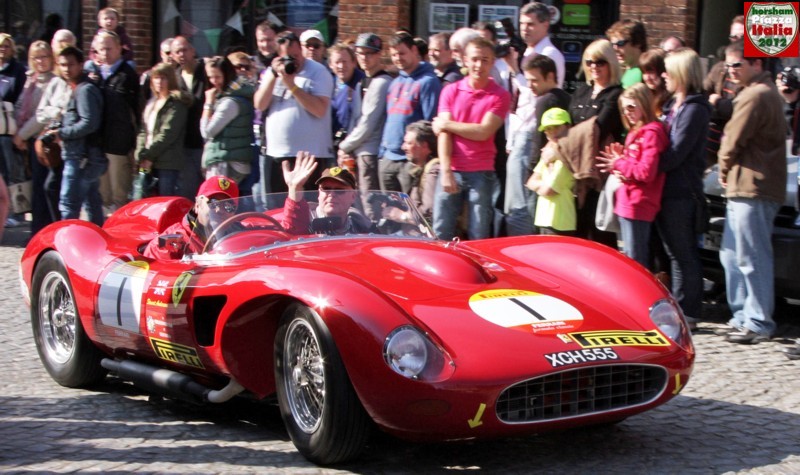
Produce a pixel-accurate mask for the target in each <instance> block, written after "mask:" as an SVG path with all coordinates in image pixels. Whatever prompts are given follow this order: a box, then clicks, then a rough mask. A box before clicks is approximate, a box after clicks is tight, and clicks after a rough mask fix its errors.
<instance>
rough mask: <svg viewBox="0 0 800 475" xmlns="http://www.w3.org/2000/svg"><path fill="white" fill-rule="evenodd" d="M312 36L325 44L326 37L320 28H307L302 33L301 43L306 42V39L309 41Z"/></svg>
mask: <svg viewBox="0 0 800 475" xmlns="http://www.w3.org/2000/svg"><path fill="white" fill-rule="evenodd" d="M312 38H314V39H317V40H320V41H321V42H322V44H323V45H324V44H325V37H324V36H322V33H320V32H319V30H306V31H304V32H303V34H302V35H300V44H301V45H302V44H305V43H306V41H308V40H310V39H312Z"/></svg>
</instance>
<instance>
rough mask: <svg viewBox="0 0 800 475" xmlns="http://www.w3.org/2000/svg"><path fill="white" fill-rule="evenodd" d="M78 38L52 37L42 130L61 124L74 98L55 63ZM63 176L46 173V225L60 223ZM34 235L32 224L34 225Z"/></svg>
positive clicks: (39, 114) (40, 108)
mask: <svg viewBox="0 0 800 475" xmlns="http://www.w3.org/2000/svg"><path fill="white" fill-rule="evenodd" d="M76 41H77V40H76V38H75V35H74V34H72V32H71V31H69V30H63V29H62V30H58V31H56V32H55V34H54V35H53V39H52V41H51V42H50V49H51V52H52V54H53V57H54V59H53V61H54V65H53V73H54V77H53V78H52V79H51V80H50V82H48V83H47V86H45V88H44V92H43V94H42V98H41V100H39V104H38V105H37V106H36V122H38V123H39V125H41V126H42V127H43V128H46V127H49V126H50V125H51V124H55V123H56V122H60V121H61V116H62V115H63V114H64V111H65V110H66V109H67V104H68V103H69V100H70V98H71V97H72V88H71V87H70V86H69V84H67V81H65V80H64V78H62V77H61V74H62V71H60V69H59V68H58V64H57V63H56V62H55V56H56V55H58V53H59V52H61V50H63V49H64V48H66V47H67V46H75V42H76ZM61 172H62V167H61V166H59V167H56V168H50V169H48V170H47V177H46V178H45V180H44V183H43V184H42V186H43V188H44V198H45V202H46V204H47V210H48V212H49V217H48V219H46V221H48V222H49V221H60V220H61V212H60V211H59V210H58V200H59V195H60V194H61ZM31 231H32V232H35V231H33V223H31Z"/></svg>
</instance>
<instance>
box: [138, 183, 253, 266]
mask: <svg viewBox="0 0 800 475" xmlns="http://www.w3.org/2000/svg"><path fill="white" fill-rule="evenodd" d="M238 197H239V187H238V186H236V183H235V182H234V181H233V180H231V179H230V178H228V177H225V176H222V175H218V176H213V177H211V178H209V179H207V180H206V181H204V182H203V184H202V185H200V188H198V190H197V196H196V197H195V199H194V206H193V207H192V209H191V210H189V212H188V213H186V216H184V218H183V219H182V220H181V221H180V222H178V223H175V224H173V225H172V226H170V227H168V228H167V229H166V230H164V233H163V234H161V235H160V236H158V237H157V238H155V239H153V240H152V241H150V243H149V244H148V245H147V248H146V249H145V250H144V255H145V256H146V257H150V258H153V259H180V258H182V257H183V255H184V254H186V253H187V252H189V253H194V254H199V253H200V252H202V250H203V247H204V246H205V244H206V238H207V234H206V233H207V232H209V231H210V230H211V229H213V226H214V225H215V224H219V223H221V222H223V221H225V220H226V219H228V218H230V217H231V216H232V215H233V214H234V213H236V206H235V201H223V200H231V199H235V198H238Z"/></svg>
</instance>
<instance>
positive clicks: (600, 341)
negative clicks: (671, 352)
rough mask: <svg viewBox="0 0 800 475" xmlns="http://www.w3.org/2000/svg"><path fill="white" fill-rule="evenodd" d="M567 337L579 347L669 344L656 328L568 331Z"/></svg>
mask: <svg viewBox="0 0 800 475" xmlns="http://www.w3.org/2000/svg"><path fill="white" fill-rule="evenodd" d="M568 335H569V337H570V338H571V339H572V341H574V342H575V343H577V344H578V345H580V347H581V348H600V347H609V346H669V345H670V342H669V340H668V339H667V338H666V337H665V336H664V335H662V334H661V333H660V332H659V331H658V330H655V329H654V330H650V331H644V332H638V331H629V330H604V331H594V332H574V333H569V334H568Z"/></svg>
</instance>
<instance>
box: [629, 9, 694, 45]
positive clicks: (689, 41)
mask: <svg viewBox="0 0 800 475" xmlns="http://www.w3.org/2000/svg"><path fill="white" fill-rule="evenodd" d="M698 11H699V7H698V0H672V1H670V2H669V3H667V2H665V1H664V0H620V6H619V17H620V19H624V18H630V19H632V20H639V21H641V22H643V23H644V24H645V28H647V45H648V47H653V46H658V44H659V43H661V40H662V39H664V38H665V37H667V36H669V35H678V36H680V37H681V38H683V39H684V40H686V45H687V46H690V47H694V46H695V44H694V42H695V36H696V35H697V14H698Z"/></svg>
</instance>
